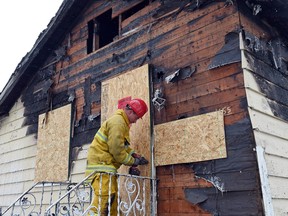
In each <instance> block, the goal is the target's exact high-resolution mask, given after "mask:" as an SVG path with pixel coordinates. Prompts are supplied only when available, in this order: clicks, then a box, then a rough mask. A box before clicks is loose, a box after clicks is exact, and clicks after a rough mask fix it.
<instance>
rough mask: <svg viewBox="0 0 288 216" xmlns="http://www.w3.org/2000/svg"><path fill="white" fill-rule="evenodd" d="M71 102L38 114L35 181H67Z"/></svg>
mask: <svg viewBox="0 0 288 216" xmlns="http://www.w3.org/2000/svg"><path fill="white" fill-rule="evenodd" d="M70 129H71V104H69V105H66V106H64V107H61V108H58V109H55V110H53V111H50V112H48V113H47V115H45V114H42V115H40V116H39V124H38V142H37V156H36V168H35V180H34V181H35V182H38V181H54V182H58V181H59V182H60V181H62V182H63V181H67V180H68V164H69V145H70Z"/></svg>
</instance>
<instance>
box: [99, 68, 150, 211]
mask: <svg viewBox="0 0 288 216" xmlns="http://www.w3.org/2000/svg"><path fill="white" fill-rule="evenodd" d="M127 96H131V98H141V99H143V100H144V101H145V102H146V103H147V105H148V108H149V67H148V65H144V66H142V67H140V68H136V69H134V70H132V71H129V72H127V73H124V74H121V75H119V76H117V77H114V78H112V79H109V80H106V81H104V82H102V95H101V121H102V122H103V121H105V120H106V119H107V118H109V117H110V116H111V115H113V114H114V113H115V111H116V110H117V104H118V100H119V99H122V98H124V97H127ZM130 139H131V140H130V141H131V148H132V149H134V150H135V151H136V152H137V153H140V154H142V155H143V156H145V157H146V158H147V159H148V160H150V155H151V151H150V115H149V111H148V112H147V113H146V115H144V116H143V118H142V119H139V120H138V121H137V122H136V124H133V125H132V126H131V128H130ZM138 167H139V169H140V171H141V176H150V173H151V172H150V170H151V168H150V164H149V165H145V166H138ZM128 169H129V167H128V166H124V165H122V166H121V167H120V169H119V170H118V172H119V173H121V174H128ZM145 183H146V184H145V193H146V196H145V197H146V201H145V203H146V212H147V213H148V212H149V211H150V210H149V205H150V202H149V198H150V195H149V194H150V186H149V181H148V183H147V180H146V182H145ZM127 187H128V185H127V182H126V181H125V179H123V178H121V181H120V196H121V201H123V202H127V203H129V197H130V198H131V199H132V200H134V199H135V195H136V194H137V193H138V192H140V195H139V196H142V197H143V185H142V186H140V187H139V185H138V187H137V188H136V191H135V192H134V193H132V194H130V195H128V194H127ZM138 189H139V190H138ZM130 192H131V191H130Z"/></svg>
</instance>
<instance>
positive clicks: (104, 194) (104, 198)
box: [92, 174, 118, 216]
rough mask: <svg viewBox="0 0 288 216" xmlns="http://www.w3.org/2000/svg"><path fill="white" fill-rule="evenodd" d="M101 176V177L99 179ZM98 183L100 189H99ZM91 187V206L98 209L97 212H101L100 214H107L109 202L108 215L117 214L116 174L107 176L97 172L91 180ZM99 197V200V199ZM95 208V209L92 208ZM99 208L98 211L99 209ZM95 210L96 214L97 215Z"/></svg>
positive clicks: (103, 215) (105, 215)
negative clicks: (92, 193)
mask: <svg viewBox="0 0 288 216" xmlns="http://www.w3.org/2000/svg"><path fill="white" fill-rule="evenodd" d="M101 178H102V179H101ZM110 180H111V188H110V202H109V182H110ZM100 185H101V186H102V187H101V190H100ZM92 187H93V190H94V198H93V201H92V206H94V207H95V208H97V209H98V212H101V214H99V215H101V216H107V215H108V212H109V203H110V215H111V216H117V207H118V187H117V178H116V176H114V175H113V176H111V177H110V176H109V175H108V174H102V175H100V174H97V175H96V176H95V178H94V180H93V182H92ZM99 198H100V200H99ZM99 202H100V209H99ZM92 210H96V209H92ZM99 210H100V211H99ZM98 212H95V213H96V215H98V214H97V213H98Z"/></svg>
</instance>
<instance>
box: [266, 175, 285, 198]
mask: <svg viewBox="0 0 288 216" xmlns="http://www.w3.org/2000/svg"><path fill="white" fill-rule="evenodd" d="M269 182H270V187H271V193H272V197H273V198H275V199H286V202H287V201H288V179H287V178H277V177H273V176H269Z"/></svg>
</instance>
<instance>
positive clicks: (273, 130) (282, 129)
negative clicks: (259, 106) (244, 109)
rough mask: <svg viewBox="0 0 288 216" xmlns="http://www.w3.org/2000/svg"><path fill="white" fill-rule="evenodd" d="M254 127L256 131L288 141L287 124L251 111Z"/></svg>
mask: <svg viewBox="0 0 288 216" xmlns="http://www.w3.org/2000/svg"><path fill="white" fill-rule="evenodd" d="M249 114H250V118H251V121H252V126H253V128H254V129H255V130H259V131H261V132H264V133H267V134H271V135H273V136H277V137H280V138H283V139H287V140H288V124H287V122H285V121H283V120H281V119H277V118H275V117H272V116H269V115H266V114H263V113H260V112H258V111H255V110H252V109H249Z"/></svg>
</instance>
